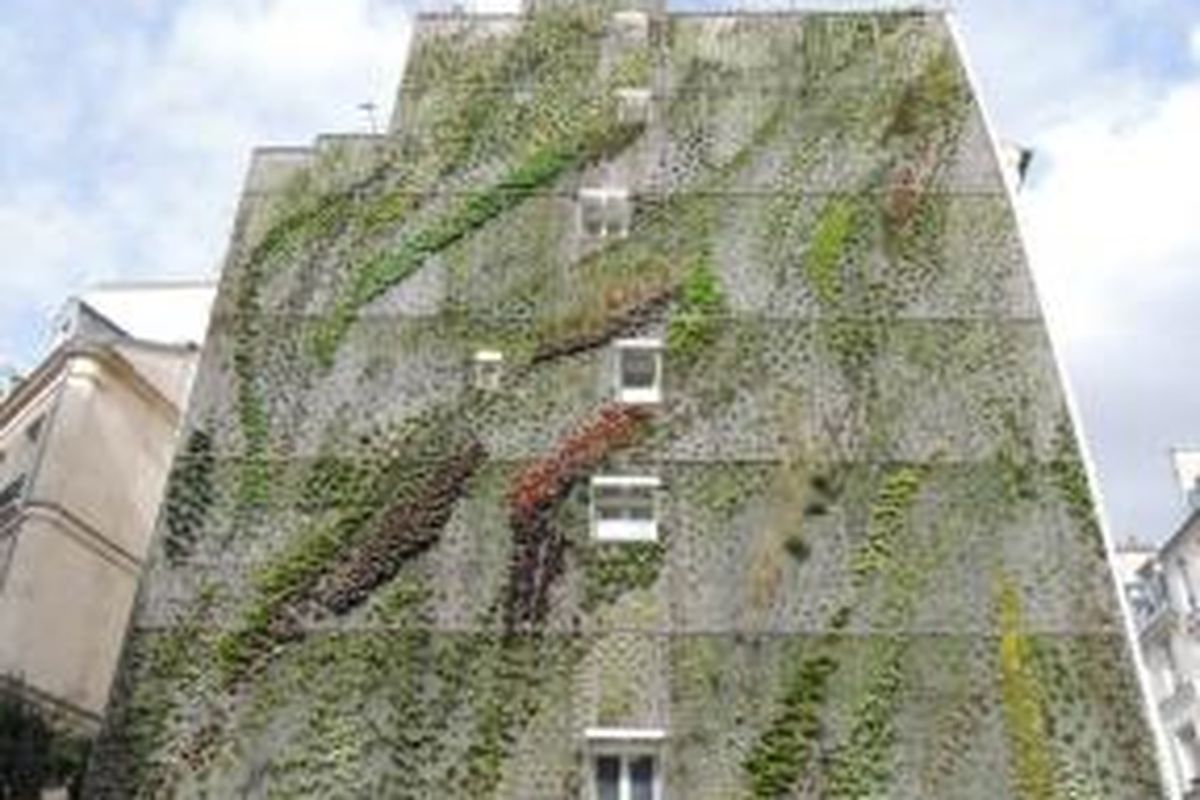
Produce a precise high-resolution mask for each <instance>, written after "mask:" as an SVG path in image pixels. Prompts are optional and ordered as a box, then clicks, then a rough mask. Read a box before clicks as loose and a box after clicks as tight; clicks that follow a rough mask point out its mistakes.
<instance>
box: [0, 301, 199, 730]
mask: <svg viewBox="0 0 1200 800" xmlns="http://www.w3.org/2000/svg"><path fill="white" fill-rule="evenodd" d="M213 293H214V287H213V286H211V285H209V284H203V283H186V284H184V283H172V284H142V285H122V286H110V287H104V288H99V289H96V290H94V291H92V292H88V293H86V294H84V295H82V296H81V297H79V298H77V299H75V300H73V301H71V303H70V304H69V305H68V306H67V308H66V309H65V310H64V313H63V314H62V315H61V316H60V318H59V321H58V323H57V325H56V330H55V336H54V340H53V342H52V343H51V347H50V354H49V355H48V356H47V357H46V358H45V359H44V360H43V361H42V362H41V363H40V364H39V365H38V366H37V367H36V368H35V369H34V370H33V371H32V372H31V373H30V374H29V375H28V376H26V377H25V378H24V379H23V380H22V381H20V382H19V383H17V384H16V385H15V386H14V387H13V388H12V389H11V390H10V391H9V392H8V394H7V395H6V396H4V397H3V398H2V399H0V675H3V676H5V677H8V678H14V679H17V680H19V681H20V682H21V684H22V685H23V686H24V687H25V689H26V691H28V692H29V693H30V694H32V695H33V696H34V697H36V698H37V699H38V700H40V701H42V702H43V703H44V704H48V705H50V706H52V707H55V708H56V709H58V710H59V711H61V712H65V713H66V714H68V715H69V716H72V717H76V718H78V719H79V720H80V721H81V722H88V721H92V722H95V721H98V720H99V718H100V715H101V714H102V713H103V710H104V705H105V701H106V698H107V694H108V689H109V684H110V682H111V680H112V676H113V672H114V670H115V668H116V664H117V659H118V656H119V653H120V648H121V642H122V638H123V635H124V631H125V625H126V621H127V618H128V614H129V611H130V608H131V606H132V603H133V597H134V593H135V591H136V588H137V579H138V574H139V571H140V569H141V565H142V559H143V556H144V554H145V552H146V546H147V540H148V538H149V535H150V532H151V529H152V528H153V523H154V518H155V515H156V513H157V510H158V504H159V500H160V496H161V494H162V491H163V486H164V483H165V480H166V477H167V471H168V469H169V467H170V463H171V457H172V453H173V450H174V444H175V437H176V431H177V429H178V426H179V423H180V419H181V416H182V412H183V409H184V405H185V403H186V399H187V395H188V390H189V387H190V384H191V379H192V375H193V372H194V370H195V366H196V362H197V359H198V356H199V347H198V345H199V344H200V342H201V341H202V340H203V336H204V332H205V331H204V329H205V327H206V324H207V315H208V308H209V306H210V305H211V301H212V297H213Z"/></svg>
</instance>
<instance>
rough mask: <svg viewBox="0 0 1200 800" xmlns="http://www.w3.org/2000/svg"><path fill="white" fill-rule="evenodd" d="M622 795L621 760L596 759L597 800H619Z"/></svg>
mask: <svg viewBox="0 0 1200 800" xmlns="http://www.w3.org/2000/svg"><path fill="white" fill-rule="evenodd" d="M620 795H621V759H619V758H617V757H616V756H597V758H596V800H619V799H620Z"/></svg>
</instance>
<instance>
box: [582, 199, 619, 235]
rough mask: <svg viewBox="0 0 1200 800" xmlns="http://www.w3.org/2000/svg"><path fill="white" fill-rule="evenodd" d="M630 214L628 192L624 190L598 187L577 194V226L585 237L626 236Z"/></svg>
mask: <svg viewBox="0 0 1200 800" xmlns="http://www.w3.org/2000/svg"><path fill="white" fill-rule="evenodd" d="M630 214H631V211H630V203H629V192H627V191H626V190H624V189H616V188H612V187H598V188H591V189H581V190H580V192H579V224H580V228H581V229H582V230H583V232H584V234H586V235H587V236H593V237H597V238H602V237H617V238H621V237H624V236H627V235H628V234H629V219H630Z"/></svg>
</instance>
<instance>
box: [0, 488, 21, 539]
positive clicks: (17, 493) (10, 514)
mask: <svg viewBox="0 0 1200 800" xmlns="http://www.w3.org/2000/svg"><path fill="white" fill-rule="evenodd" d="M24 488H25V476H24V475H21V476H20V477H18V478H17V479H16V480H14V481H12V482H11V483H9V484H8V485H7V486H5V487H4V488H3V489H0V529H2V528H4V527H5V526H6V525H8V523H10V522H12V521H13V520H14V519H16V517H17V514H18V513H19V512H20V510H21V492H22V491H23V490H24Z"/></svg>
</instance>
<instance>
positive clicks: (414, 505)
mask: <svg viewBox="0 0 1200 800" xmlns="http://www.w3.org/2000/svg"><path fill="white" fill-rule="evenodd" d="M486 459H487V451H486V450H485V449H484V448H483V445H482V444H480V443H479V442H477V441H472V442H470V443H469V444H467V445H466V446H465V447H463V448H460V449H459V451H458V452H456V453H455V454H454V455H452V456H451V457H450V458H448V459H446V460H445V461H444V462H442V463H441V464H439V465H438V466H437V469H436V470H435V471H434V473H433V475H431V476H430V478H429V481H428V482H427V483H426V484H425V485H424V486H423V487H422V489H421V492H420V494H419V496H417V497H416V498H414V499H412V500H410V501H408V502H404V503H400V504H399V505H395V506H392V507H391V508H389V509H387V511H386V512H384V514H383V518H382V519H381V520H380V523H379V530H378V531H377V532H376V533H374V534H373V535H372V536H370V537H368V538H367V539H366V540H365V541H363V542H361V543H360V544H359V545H357V546H356V547H354V548H352V549H351V550H350V552H348V553H346V554H345V555H344V556H343V557H342V558H340V559H339V560H338V563H337V564H335V565H334V567H333V569H332V570H331V571H330V572H329V573H328V574H327V575H326V576H325V578H324V580H323V581H322V582H321V585H320V586H318V587H317V591H316V598H315V599H316V601H317V602H318V603H319V604H320V605H321V606H324V607H325V608H327V609H329V610H330V611H332V612H333V613H334V614H344V613H346V612H347V611H349V610H350V609H352V608H354V607H355V606H357V605H358V604H360V603H362V602H363V601H364V600H366V599H367V598H368V597H370V595H371V592H372V591H374V590H375V589H376V588H377V587H379V586H380V585H382V584H383V583H386V582H387V581H389V580H391V579H392V578H394V577H395V576H396V573H397V572H399V571H400V567H401V566H403V565H404V562H406V561H408V560H409V559H410V558H413V557H414V556H417V555H420V554H421V553H423V552H425V551H426V550H428V549H429V548H430V547H432V546H433V545H434V544H436V543H437V540H438V537H439V536H440V535H441V532H442V528H444V527H445V526H446V523H447V522H448V521H449V520H450V515H451V513H453V511H454V506H455V504H456V503H457V502H458V499H459V498H460V497H461V496H462V495H463V493H464V492H466V488H467V481H468V480H469V479H470V478H471V476H472V475H474V474H475V472H476V470H478V469H479V467H480V465H481V464H483V462H484V461H485V460H486Z"/></svg>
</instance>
